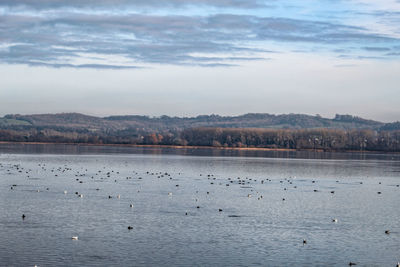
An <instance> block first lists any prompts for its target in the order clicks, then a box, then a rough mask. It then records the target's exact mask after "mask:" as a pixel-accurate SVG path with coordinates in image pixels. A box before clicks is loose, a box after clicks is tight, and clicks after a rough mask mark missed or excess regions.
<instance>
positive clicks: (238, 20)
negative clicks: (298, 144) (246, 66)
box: [0, 1, 400, 69]
mask: <svg viewBox="0 0 400 267" xmlns="http://www.w3.org/2000/svg"><path fill="white" fill-rule="evenodd" d="M2 2H4V1H2ZM28 2H29V1H28ZM39 2H40V1H39ZM42 2H46V1H42ZM104 2H108V1H104ZM269 41H275V42H286V43H292V44H293V46H296V44H299V43H306V44H310V45H316V44H318V45H327V46H333V45H335V46H336V47H335V48H336V50H337V51H345V48H347V47H346V46H347V45H353V44H359V43H368V44H371V46H370V47H368V49H374V48H375V50H374V51H377V50H376V48H377V47H379V45H380V44H388V43H390V44H392V45H397V46H398V45H399V43H400V40H398V39H395V38H390V37H386V36H381V35H378V34H373V33H369V32H368V31H367V29H364V28H361V27H354V26H348V25H340V24H333V23H327V22H320V21H307V20H295V19H287V18H270V17H257V16H248V15H231V14H220V15H213V16H173V15H169V16H155V15H139V14H132V15H89V14H79V13H78V14H77V13H65V14H62V15H60V14H59V13H57V15H53V16H35V15H20V14H19V15H18V14H17V15H14V14H8V15H4V16H1V17H0V44H1V43H3V44H8V45H9V47H7V48H3V49H0V61H2V62H4V63H10V64H28V65H35V66H39V65H41V66H53V67H76V68H110V69H118V68H121V69H122V68H137V67H140V65H141V64H146V63H156V64H177V65H198V66H231V65H236V64H232V63H231V62H240V61H249V60H262V59H263V56H260V54H265V53H271V52H273V51H270V50H269V49H267V47H266V48H265V49H263V48H260V46H261V45H264V46H266V42H269ZM337 46H339V47H337ZM341 46H342V47H341ZM368 49H366V50H368ZM332 50H333V49H332ZM385 51H386V50H385ZM377 52H384V50H381V51H377ZM386 52H387V51H386ZM93 54H94V55H93ZM195 54H209V55H210V56H209V57H206V56H196V55H195ZM96 55H102V56H110V57H119V58H120V59H121V58H122V59H123V61H124V64H122V63H118V64H117V63H110V62H105V61H104V62H103V61H101V56H99V58H98V61H96V57H97V56H96ZM218 55H219V56H218ZM74 60H94V61H95V63H85V64H77V63H75V62H74ZM111 60H113V59H112V58H111ZM85 62H86V61H85ZM88 62H90V61H88ZM98 62H101V63H98ZM111 62H113V61H111ZM101 66H103V67H101Z"/></svg>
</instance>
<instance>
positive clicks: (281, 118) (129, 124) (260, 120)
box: [0, 113, 385, 132]
mask: <svg viewBox="0 0 400 267" xmlns="http://www.w3.org/2000/svg"><path fill="white" fill-rule="evenodd" d="M21 127H25V128H38V129H43V128H49V129H59V130H61V129H64V130H77V131H90V132H118V131H125V130H129V129H132V130H136V131H139V130H140V131H143V132H153V131H170V130H172V131H174V130H184V129H187V128H197V127H222V128H272V129H315V128H327V129H344V130H349V129H372V130H379V129H381V128H383V129H385V124H384V123H382V122H378V121H373V120H366V119H362V118H359V117H354V116H350V115H336V117H335V118H333V119H328V118H322V117H320V116H310V115H303V114H282V115H273V114H262V113H249V114H245V115H241V116H219V115H201V116H197V117H183V118H181V117H169V116H161V117H147V116H110V117H104V118H100V117H94V116H87V115H83V114H79V113H61V114H40V115H6V116H5V117H3V118H0V128H3V129H20V128H21Z"/></svg>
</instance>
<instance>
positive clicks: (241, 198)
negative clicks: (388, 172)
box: [0, 162, 400, 266]
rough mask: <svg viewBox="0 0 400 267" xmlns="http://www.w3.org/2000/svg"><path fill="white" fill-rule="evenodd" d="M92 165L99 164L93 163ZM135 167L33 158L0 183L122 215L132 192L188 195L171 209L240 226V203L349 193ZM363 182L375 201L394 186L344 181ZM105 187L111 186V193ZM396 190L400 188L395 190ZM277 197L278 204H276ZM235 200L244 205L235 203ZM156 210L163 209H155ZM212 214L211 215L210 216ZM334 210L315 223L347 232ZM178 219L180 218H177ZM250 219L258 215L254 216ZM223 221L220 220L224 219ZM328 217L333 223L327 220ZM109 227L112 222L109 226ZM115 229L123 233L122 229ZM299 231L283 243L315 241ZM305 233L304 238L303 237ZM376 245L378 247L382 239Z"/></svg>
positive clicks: (291, 181) (340, 184) (306, 182)
mask: <svg viewBox="0 0 400 267" xmlns="http://www.w3.org/2000/svg"><path fill="white" fill-rule="evenodd" d="M96 166H97V167H99V165H96ZM135 167H137V166H132V168H130V166H129V162H126V163H125V165H124V166H123V167H122V168H121V169H117V168H111V166H107V165H104V166H101V167H100V168H99V169H96V170H94V169H93V168H86V167H82V166H81V165H80V164H76V163H68V162H67V163H65V164H61V165H59V166H57V165H56V164H54V163H53V164H51V163H47V162H39V163H37V165H36V166H32V165H30V166H29V167H25V166H24V165H23V164H10V163H1V164H0V175H1V176H2V177H5V176H7V177H11V178H12V177H14V178H15V177H17V179H15V182H13V183H12V184H7V185H5V186H4V188H6V187H7V188H8V191H9V192H10V193H9V194H8V197H9V198H12V196H13V195H12V194H18V192H22V191H23V192H25V193H26V194H31V193H33V192H35V193H39V194H47V196H53V197H56V198H61V196H60V195H63V198H61V200H62V199H64V200H65V204H66V205H69V203H70V202H71V201H72V200H71V199H73V198H76V199H82V200H79V201H82V203H85V201H93V199H101V201H104V200H105V199H108V200H106V201H108V202H111V203H114V201H119V202H121V203H125V204H124V206H125V207H128V205H129V208H130V210H124V212H125V213H126V214H131V213H136V212H138V211H139V210H140V209H141V207H142V206H143V203H144V202H143V201H144V200H145V199H144V200H141V201H140V202H139V201H135V197H134V196H139V195H144V196H147V197H149V198H150V197H153V198H157V199H162V201H163V202H165V203H171V205H174V203H176V202H175V201H176V199H180V198H182V197H183V196H185V197H187V196H188V197H187V199H191V201H188V203H183V204H182V203H180V204H179V205H176V206H171V210H173V214H181V215H185V217H187V218H192V217H198V218H201V216H220V217H222V218H230V220H234V221H236V223H237V224H238V227H240V223H239V222H240V219H242V218H250V219H251V218H252V216H256V215H257V213H256V215H254V214H253V213H249V214H250V215H249V214H247V211H246V210H245V209H243V207H248V208H249V207H250V208H252V209H256V208H257V209H259V213H268V212H270V211H269V210H268V209H265V207H266V206H264V204H263V203H267V204H268V207H274V208H275V209H282V210H285V209H287V207H288V205H295V206H296V205H297V206H298V208H297V210H296V211H295V212H299V210H298V209H300V208H301V207H307V201H310V200H314V199H315V198H320V199H321V201H324V202H325V203H327V205H329V203H331V202H334V201H335V199H336V198H339V197H345V196H346V194H351V192H350V193H349V191H348V190H347V189H345V184H346V181H343V180H346V179H345V178H343V179H339V180H336V179H335V180H332V183H331V184H329V185H326V184H325V181H324V180H323V179H321V180H319V179H316V178H310V179H308V178H306V177H305V178H304V177H302V178H298V177H295V176H288V177H286V178H282V177H277V178H274V177H271V176H269V175H268V174H266V175H248V176H245V175H240V176H232V175H229V176H228V175H226V176H225V175H224V174H221V173H197V174H195V175H191V177H190V181H188V180H189V178H188V177H184V176H185V174H184V173H185V172H184V171H185V170H184V169H183V170H182V169H180V170H179V171H175V172H172V171H170V170H168V171H166V170H164V171H159V170H158V171H154V170H145V171H143V170H137V169H136V168H135ZM127 170H128V171H127ZM49 174H51V177H52V178H51V179H57V181H59V179H65V180H63V182H62V183H60V184H61V185H65V186H66V187H65V188H60V187H59V185H60V184H57V186H55V185H53V184H52V182H51V179H50V178H49V177H50V175H49ZM42 177H46V178H42ZM11 178H8V180H10V181H11V180H12V179H11ZM22 178H23V179H22ZM13 181H14V180H13ZM65 181H67V182H65ZM111 183H112V184H113V185H111ZM372 183H375V185H373V186H371V184H372ZM366 185H368V186H369V188H370V189H371V190H370V191H369V192H370V193H371V198H372V197H375V198H376V201H379V199H382V198H385V192H386V191H387V190H385V189H387V188H389V187H390V189H391V190H393V188H396V189H397V188H398V187H399V185H398V184H392V183H385V182H381V181H379V182H376V181H374V180H367V181H351V182H350V183H348V186H350V187H352V188H357V187H363V186H366ZM152 186H154V188H152ZM155 188H156V189H155ZM110 189H112V190H114V191H112V192H111V190H110ZM333 189H334V190H333ZM2 190H3V189H2ZM378 190H379V191H378ZM397 190H398V192H400V190H399V189H397ZM11 192H12V194H11ZM68 192H75V193H74V194H73V193H68ZM354 192H357V191H354ZM49 194H51V195H49ZM224 195H229V198H232V197H234V198H237V201H235V203H239V205H238V206H236V207H235V206H233V207H232V205H230V204H229V198H228V199H227V200H226V201H224V199H223V196H224ZM313 195H316V196H313ZM372 195H374V196H372ZM378 195H379V196H378ZM28 196H29V195H28ZM84 196H85V197H84ZM217 200H218V201H217ZM279 201H280V203H278V202H279ZM72 203H75V202H72ZM101 203H103V202H101ZM241 203H245V204H243V206H241V205H242V204H241ZM271 203H273V204H271ZM315 204H316V203H315V202H310V205H315ZM102 205H103V206H102V207H101V208H103V209H106V207H107V206H104V204H102ZM114 207H115V206H114ZM254 207H256V208H254ZM151 208H152V209H154V210H157V209H159V207H158V206H153V207H151ZM121 209H123V208H121ZM21 210H23V211H24V213H22V220H23V221H24V224H25V225H28V224H29V222H30V221H31V220H33V219H35V217H36V216H37V214H34V213H33V212H32V211H30V210H27V209H26V210H25V209H23V208H21ZM332 210H334V209H332ZM105 212H109V215H110V216H113V214H114V211H113V210H108V211H107V210H105ZM160 212H164V211H162V210H161V211H160ZM274 212H275V215H274V216H276V211H274ZM212 213H215V214H213V215H210V214H212ZM217 214H218V215H217ZM339 214H340V213H339ZM272 215H273V214H271V216H272ZM337 215H338V213H333V214H330V215H329V216H326V217H325V218H318V224H324V223H325V224H324V226H323V227H325V228H328V229H339V230H340V229H343V231H348V229H349V225H350V222H349V221H350V220H351V218H350V217H348V216H347V217H340V218H337V217H334V216H337ZM19 216H21V213H19ZM127 217H129V216H127ZM304 217H310V215H308V214H306V213H304ZM0 218H1V215H0ZM267 218H268V217H267ZM273 219H274V218H273ZM280 219H281V220H283V221H284V220H285V218H280ZM339 219H340V220H339ZM20 220H21V219H20ZM180 220H185V219H183V218H180ZM255 220H259V218H256V219H255ZM297 220H299V221H300V222H303V218H297ZM123 221H126V224H125V227H124V228H125V231H126V229H128V232H129V234H128V233H127V234H128V235H132V234H134V233H135V232H136V231H139V230H140V227H143V226H142V225H135V221H128V220H123ZM304 221H305V219H304ZM224 222H225V223H226V221H224ZM329 222H331V226H328V224H329ZM332 222H333V223H334V224H332ZM311 224H312V223H311ZM110 227H114V226H112V225H110ZM321 227H322V226H321ZM382 230H383V232H384V234H386V236H387V238H391V237H393V238H398V234H399V233H398V229H395V230H393V231H392V230H389V229H381V231H382ZM120 231H121V232H123V229H121V230H120ZM310 231H312V230H310ZM299 232H301V233H302V234H303V238H298V240H297V241H294V243H293V244H288V245H292V246H293V245H294V244H295V243H296V242H298V244H302V245H303V246H304V249H306V248H307V247H312V246H315V240H314V239H315V237H313V235H312V234H311V233H307V232H305V231H304V230H299ZM76 233H78V232H76ZM76 233H72V234H76ZM381 233H382V232H381ZM66 234H67V233H66ZM389 234H390V235H389ZM85 235H86V234H85V232H82V231H80V232H79V236H80V237H81V238H80V239H78V235H72V236H71V235H69V238H70V239H71V240H73V241H78V240H79V242H76V244H79V243H80V242H85ZM66 237H68V236H66ZM305 237H307V239H306V238H305ZM74 243H75V242H74ZM382 245H383V246H384V244H382ZM399 257H400V255H399ZM396 261H397V260H396ZM356 264H359V265H363V263H362V259H359V260H358V261H356V262H353V261H350V262H349V265H350V266H351V265H356ZM397 266H398V265H397Z"/></svg>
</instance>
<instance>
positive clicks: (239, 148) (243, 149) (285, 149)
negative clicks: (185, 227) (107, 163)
mask: <svg viewBox="0 0 400 267" xmlns="http://www.w3.org/2000/svg"><path fill="white" fill-rule="evenodd" d="M2 144H10V145H12V144H22V145H71V146H114V147H136V148H173V149H215V150H236V151H276V152H301V151H307V152H318V153H325V152H328V153H379V154H400V152H395V151H369V150H329V151H328V150H323V149H291V148H266V147H217V146H179V145H137V144H92V143H56V142H11V141H0V145H2Z"/></svg>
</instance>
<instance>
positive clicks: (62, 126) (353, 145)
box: [0, 113, 400, 151]
mask: <svg viewBox="0 0 400 267" xmlns="http://www.w3.org/2000/svg"><path fill="white" fill-rule="evenodd" d="M399 133H400V123H399V122H394V123H386V124H385V123H382V122H378V121H373V120H367V119H363V118H359V117H354V116H350V115H336V116H335V118H333V119H328V118H322V117H321V116H318V115H317V116H310V115H303V114H283V115H271V114H245V115H241V116H218V115H203V116H197V117H185V118H180V117H169V116H161V117H147V116H110V117H104V118H100V117H94V116H87V115H83V114H79V113H61V114H41V115H6V116H4V117H3V118H0V141H16V142H21V141H24V142H62V143H94V144H102V143H103V144H152V145H153V144H159V145H192V146H224V147H266V148H292V149H324V150H371V151H400V147H399V142H400V138H399V136H400V134H399Z"/></svg>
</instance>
